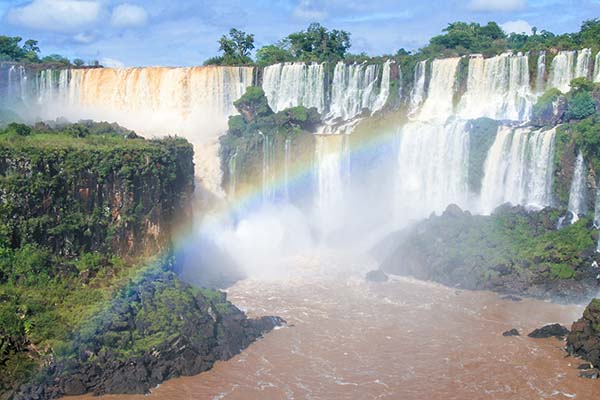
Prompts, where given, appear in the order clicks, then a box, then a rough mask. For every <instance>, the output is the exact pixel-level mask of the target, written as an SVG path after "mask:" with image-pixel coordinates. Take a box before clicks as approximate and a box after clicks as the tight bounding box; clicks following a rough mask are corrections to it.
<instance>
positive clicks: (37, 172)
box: [0, 123, 194, 256]
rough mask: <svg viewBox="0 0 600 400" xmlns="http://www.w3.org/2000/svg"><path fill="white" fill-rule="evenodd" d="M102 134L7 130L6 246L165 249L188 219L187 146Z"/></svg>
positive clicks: (62, 250) (1, 211)
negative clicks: (182, 222) (176, 228)
mask: <svg viewBox="0 0 600 400" xmlns="http://www.w3.org/2000/svg"><path fill="white" fill-rule="evenodd" d="M101 128H102V125H91V124H89V123H88V124H87V125H86V124H79V125H73V126H69V127H68V128H65V129H66V130H62V131H61V130H60V129H61V128H60V127H59V128H55V129H53V128H51V127H49V126H38V127H37V129H36V130H35V131H33V132H32V131H28V128H27V127H25V126H23V125H12V127H11V128H8V129H6V130H5V131H4V134H2V135H0V177H1V179H0V220H1V221H2V225H3V226H2V234H3V237H4V239H5V240H6V241H8V242H9V243H10V246H11V247H13V248H18V247H21V246H23V245H25V244H27V243H36V244H38V245H41V246H44V247H48V248H49V249H50V250H51V251H52V252H53V253H54V254H59V255H64V256H76V255H78V254H80V253H82V252H90V251H92V252H94V251H100V252H106V251H109V250H110V251H111V252H114V253H115V254H117V255H121V256H125V255H127V256H134V255H139V254H142V253H145V254H153V253H155V252H156V251H158V250H161V249H163V248H164V247H165V246H166V245H167V244H168V241H169V238H170V234H171V232H172V229H173V227H174V226H175V224H176V223H177V221H178V220H179V219H181V218H182V217H185V216H186V215H187V214H188V213H189V209H188V205H189V201H190V198H191V196H192V194H193V189H194V186H193V176H194V166H193V162H192V157H193V149H192V146H191V145H190V144H189V143H188V142H187V141H185V140H183V139H179V138H169V139H163V140H144V139H142V138H139V137H135V135H133V136H130V137H125V136H124V132H121V131H119V132H117V133H114V132H111V131H110V129H109V128H110V126H106V127H104V130H105V131H104V132H103V131H101ZM94 129H96V130H97V131H98V132H93V130H94ZM20 130H21V131H20Z"/></svg>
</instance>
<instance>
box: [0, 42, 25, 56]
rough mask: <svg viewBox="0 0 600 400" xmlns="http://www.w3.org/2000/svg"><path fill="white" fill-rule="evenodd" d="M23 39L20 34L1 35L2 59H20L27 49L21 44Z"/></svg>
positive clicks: (0, 52)
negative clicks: (12, 35) (24, 49)
mask: <svg viewBox="0 0 600 400" xmlns="http://www.w3.org/2000/svg"><path fill="white" fill-rule="evenodd" d="M21 40H23V39H22V38H21V37H19V36H14V37H11V36H0V60H7V61H19V60H21V59H22V58H23V56H24V55H25V51H23V49H22V48H21V47H20V46H19V43H21Z"/></svg>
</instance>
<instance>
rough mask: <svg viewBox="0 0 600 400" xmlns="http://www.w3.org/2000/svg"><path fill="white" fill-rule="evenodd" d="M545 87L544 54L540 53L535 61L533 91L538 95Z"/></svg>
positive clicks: (543, 52)
mask: <svg viewBox="0 0 600 400" xmlns="http://www.w3.org/2000/svg"><path fill="white" fill-rule="evenodd" d="M545 86H546V52H545V51H540V54H539V55H538V60H537V68H536V80H535V91H536V92H537V93H538V94H540V93H543V92H544V87H545Z"/></svg>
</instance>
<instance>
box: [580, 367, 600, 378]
mask: <svg viewBox="0 0 600 400" xmlns="http://www.w3.org/2000/svg"><path fill="white" fill-rule="evenodd" d="M579 376H580V377H581V378H587V379H598V377H599V376H600V371H599V370H597V369H588V370H586V371H581V372H580V373H579Z"/></svg>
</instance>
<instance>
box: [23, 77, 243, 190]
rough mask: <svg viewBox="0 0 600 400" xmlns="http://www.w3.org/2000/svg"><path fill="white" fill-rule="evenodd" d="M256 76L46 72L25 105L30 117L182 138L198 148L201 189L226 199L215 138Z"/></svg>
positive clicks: (197, 162) (29, 90)
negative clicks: (102, 124)
mask: <svg viewBox="0 0 600 400" xmlns="http://www.w3.org/2000/svg"><path fill="white" fill-rule="evenodd" d="M253 71H254V69H253V68H251V67H191V68H162V67H151V68H116V69H114V68H91V69H73V70H61V71H58V70H44V71H41V72H39V73H38V74H37V76H36V78H35V79H33V82H29V88H28V89H27V90H26V92H27V93H28V98H27V101H28V102H29V103H31V104H32V105H35V107H32V111H31V112H32V113H36V115H35V116H36V117H38V118H42V119H54V118H56V117H66V118H68V119H71V120H78V119H94V120H109V121H115V122H118V123H119V124H121V125H123V126H126V127H127V128H130V129H133V130H135V131H137V132H139V133H141V134H142V135H165V134H178V135H181V136H184V137H186V138H187V139H188V140H189V141H190V142H191V143H192V144H194V147H195V157H196V160H195V161H196V162H195V164H196V174H197V176H198V177H200V179H201V180H202V182H203V187H204V188H205V189H207V190H209V191H211V192H213V193H215V194H218V195H222V194H223V192H222V190H221V188H220V185H221V167H220V162H219V158H218V151H219V150H218V142H217V140H216V138H217V137H218V136H219V135H220V134H221V133H223V132H224V131H225V130H226V127H227V117H228V116H229V115H232V114H235V113H236V110H235V107H234V106H233V102H234V101H235V100H237V99H238V98H240V97H241V96H242V95H243V94H244V92H245V91H246V88H247V87H248V86H250V85H251V84H252V82H253ZM30 81H31V79H30ZM32 85H33V86H32ZM29 93H31V95H29ZM30 97H31V98H33V100H31V99H30Z"/></svg>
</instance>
